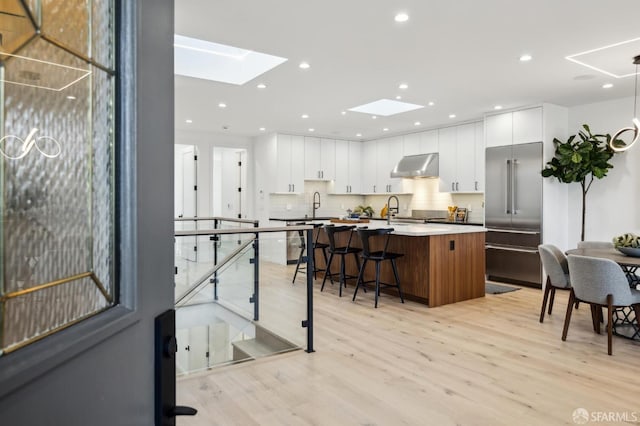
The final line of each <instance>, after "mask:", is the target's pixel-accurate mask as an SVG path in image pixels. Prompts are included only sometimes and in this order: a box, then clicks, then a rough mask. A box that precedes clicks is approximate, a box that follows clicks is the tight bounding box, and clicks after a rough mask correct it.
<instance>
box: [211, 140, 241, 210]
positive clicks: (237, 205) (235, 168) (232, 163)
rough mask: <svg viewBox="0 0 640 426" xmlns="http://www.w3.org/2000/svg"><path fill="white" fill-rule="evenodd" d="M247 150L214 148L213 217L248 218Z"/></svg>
mask: <svg viewBox="0 0 640 426" xmlns="http://www.w3.org/2000/svg"><path fill="white" fill-rule="evenodd" d="M246 160H247V150H246V149H238V148H219V147H214V148H213V176H212V182H213V184H212V186H211V188H212V198H213V215H214V216H219V217H228V218H239V219H245V218H247V191H246V182H247V168H246V167H247V166H246V164H247V161H246Z"/></svg>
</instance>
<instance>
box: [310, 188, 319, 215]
mask: <svg viewBox="0 0 640 426" xmlns="http://www.w3.org/2000/svg"><path fill="white" fill-rule="evenodd" d="M319 208H320V193H319V192H318V191H316V192H314V193H313V214H312V216H311V217H312V218H313V220H316V210H318V209H319Z"/></svg>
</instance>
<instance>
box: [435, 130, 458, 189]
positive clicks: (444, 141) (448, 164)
mask: <svg viewBox="0 0 640 426" xmlns="http://www.w3.org/2000/svg"><path fill="white" fill-rule="evenodd" d="M438 146H439V149H438V154H439V155H438V174H439V176H440V192H455V190H456V178H457V175H456V164H457V158H456V154H457V148H456V128H455V127H445V128H443V129H438Z"/></svg>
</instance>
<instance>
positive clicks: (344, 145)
mask: <svg viewBox="0 0 640 426" xmlns="http://www.w3.org/2000/svg"><path fill="white" fill-rule="evenodd" d="M335 148H336V162H335V165H336V173H335V180H334V181H333V185H332V186H331V188H330V192H331V193H332V194H359V193H361V192H362V187H361V181H362V167H361V161H362V143H361V142H356V141H341V140H336V142H335Z"/></svg>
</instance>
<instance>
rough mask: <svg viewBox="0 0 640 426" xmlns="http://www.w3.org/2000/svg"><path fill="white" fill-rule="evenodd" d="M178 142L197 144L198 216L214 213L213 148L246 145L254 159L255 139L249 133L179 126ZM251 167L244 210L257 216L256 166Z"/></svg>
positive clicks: (251, 160) (176, 138)
mask: <svg viewBox="0 0 640 426" xmlns="http://www.w3.org/2000/svg"><path fill="white" fill-rule="evenodd" d="M175 143H176V144H185V145H194V146H196V148H197V152H198V216H200V217H206V216H213V214H214V209H213V197H212V194H213V187H212V184H213V182H214V178H213V170H214V168H213V148H214V147H227V148H244V149H246V150H247V158H246V161H247V163H248V164H251V165H252V164H254V161H253V155H254V151H253V145H254V143H253V140H252V139H251V138H248V137H239V136H230V135H227V134H224V133H205V132H197V131H185V130H176V134H175ZM246 170H247V197H246V200H247V203H246V206H243V209H242V210H243V213H244V214H246V217H247V218H248V219H253V218H254V217H255V209H254V203H253V200H254V199H255V197H254V188H255V187H254V186H253V185H252V183H253V182H254V168H253V167H251V166H249V167H247V168H246Z"/></svg>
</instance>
